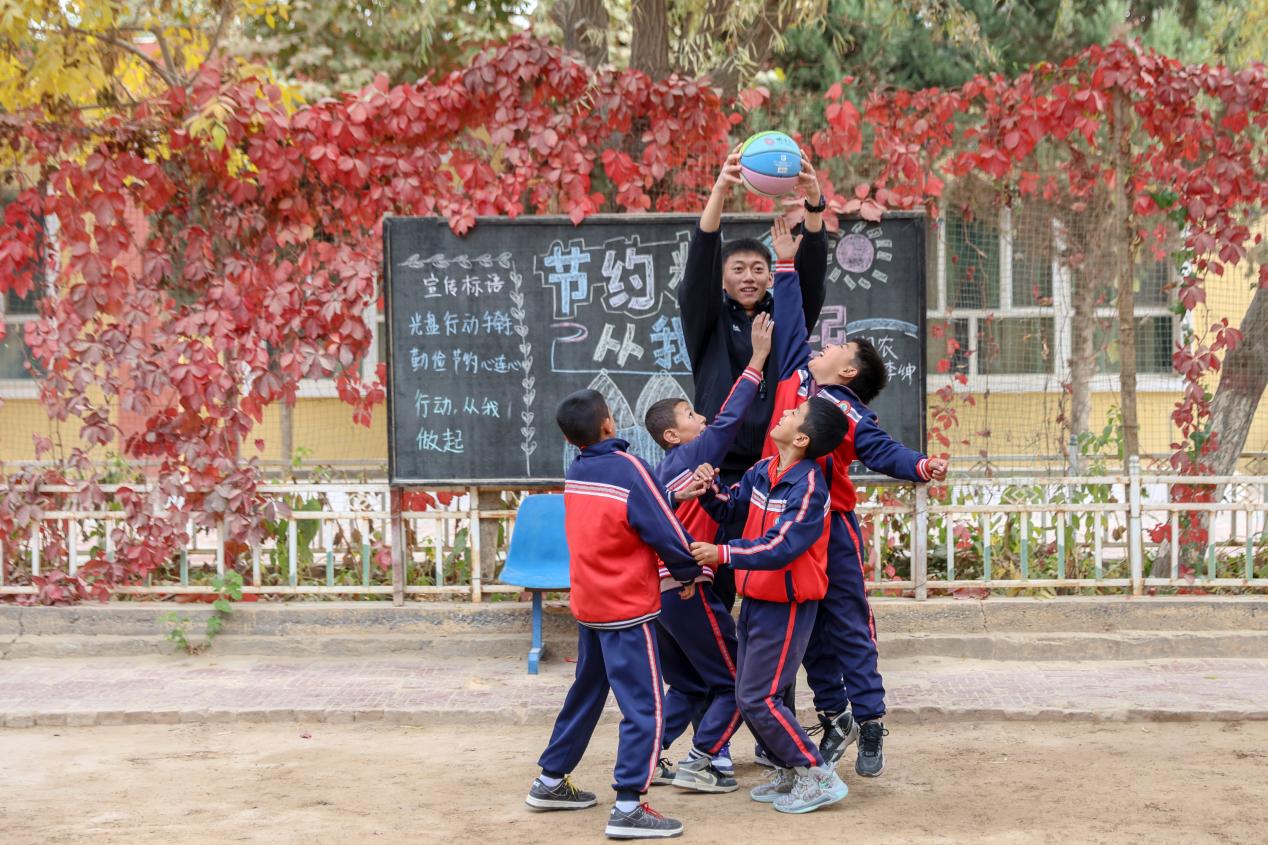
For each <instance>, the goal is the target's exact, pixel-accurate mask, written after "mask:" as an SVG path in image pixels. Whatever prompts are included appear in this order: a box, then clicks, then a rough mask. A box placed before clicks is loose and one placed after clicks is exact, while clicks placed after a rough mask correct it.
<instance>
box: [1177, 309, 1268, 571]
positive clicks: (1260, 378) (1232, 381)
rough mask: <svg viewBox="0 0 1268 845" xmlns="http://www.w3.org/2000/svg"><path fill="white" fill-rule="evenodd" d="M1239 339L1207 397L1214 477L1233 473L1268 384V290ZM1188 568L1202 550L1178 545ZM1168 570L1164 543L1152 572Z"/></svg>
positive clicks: (1216, 496)
mask: <svg viewBox="0 0 1268 845" xmlns="http://www.w3.org/2000/svg"><path fill="white" fill-rule="evenodd" d="M1241 332H1242V342H1241V344H1239V345H1238V347H1237V348H1236V349H1234V350H1233V351H1231V352H1229V353H1228V354H1226V355H1225V356H1224V365H1223V367H1222V368H1221V372H1222V375H1221V376H1220V383H1219V385H1218V386H1217V387H1216V388H1215V398H1214V399H1213V400H1212V401H1211V427H1210V431H1211V432H1212V433H1213V435H1214V436H1215V437H1217V438H1218V440H1217V441H1216V447H1217V448H1216V450H1215V455H1214V457H1213V458H1212V460H1211V472H1212V473H1213V474H1215V475H1232V474H1233V473H1234V472H1236V471H1237V459H1238V458H1239V457H1240V456H1241V454H1242V449H1243V448H1245V446H1246V437H1247V435H1248V434H1249V433H1250V426H1251V423H1253V422H1254V421H1255V412H1256V411H1257V410H1258V409H1259V401H1260V399H1262V398H1263V395H1264V388H1265V387H1268V290H1265V289H1264V288H1259V289H1257V290H1256V291H1255V296H1254V297H1253V298H1252V299H1251V301H1250V307H1248V308H1247V309H1246V316H1245V317H1243V318H1242V324H1241ZM1223 497H1224V487H1223V486H1220V487H1217V488H1216V489H1215V492H1214V499H1213V500H1214V501H1216V502H1218V501H1220V500H1221V499H1222V498H1223ZM1200 516H1201V519H1202V527H1203V528H1205V527H1206V517H1207V514H1205V513H1203V514H1201V515H1200ZM1180 551H1181V553H1182V555H1183V561H1184V563H1185V565H1186V566H1191V567H1194V568H1196V566H1197V563H1198V561H1200V559H1201V556H1202V553H1203V552H1204V551H1205V549H1202V548H1188V547H1181V549H1180ZM1170 573H1171V546H1170V544H1169V542H1168V543H1163V544H1162V545H1161V547H1160V548H1159V551H1158V556H1157V557H1156V558H1154V564H1153V571H1152V574H1153V576H1154V577H1155V578H1166V577H1168V576H1169V575H1170Z"/></svg>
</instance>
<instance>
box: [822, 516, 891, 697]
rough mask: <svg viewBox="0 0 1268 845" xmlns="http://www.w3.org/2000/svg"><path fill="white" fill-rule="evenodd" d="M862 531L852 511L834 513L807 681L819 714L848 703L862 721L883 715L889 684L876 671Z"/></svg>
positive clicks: (874, 641)
mask: <svg viewBox="0 0 1268 845" xmlns="http://www.w3.org/2000/svg"><path fill="white" fill-rule="evenodd" d="M865 560H866V557H865V555H864V553H863V530H862V529H861V528H860V527H859V521H858V518H857V517H856V516H855V515H854V512H853V511H850V512H848V513H844V514H842V513H840V512H838V511H833V512H832V527H831V530H830V533H829V536H828V594H827V595H826V596H824V597H823V599H822V600H821V601H820V602H819V612H818V615H816V616H815V624H814V632H813V633H812V634H811V636H810V644H809V646H808V647H807V648H806V657H805V660H804V665H805V667H806V682H807V683H808V684H809V685H810V689H811V691H813V692H814V703H815V709H816V710H830V711H834V712H840V711H842V710H844V709H845V707H846V704H847V703H848V704H849V705H850V706H851V710H852V711H853V713H854V718H855V719H856V720H858V721H860V722H861V721H865V720H867V719H876V718H879V717H881V716H884V715H885V686H884V684H883V683H882V682H881V673H880V670H879V669H878V668H877V653H876V620H875V617H873V616H872V608H871V605H869V604H868V601H867V585H866V583H865V582H866V573H865V570H864V565H865V564H864V561H865Z"/></svg>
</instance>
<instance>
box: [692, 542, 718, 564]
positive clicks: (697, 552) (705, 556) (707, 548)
mask: <svg viewBox="0 0 1268 845" xmlns="http://www.w3.org/2000/svg"><path fill="white" fill-rule="evenodd" d="M691 556H692V557H694V558H695V559H696V563H698V564H700V565H701V566H705V565H709V566H712V565H714V564H716V563H717V562H718V547H717V546H715V545H714V544H713V543H701V542H700V541H699V540H697V541H696V542H694V543H692V544H691Z"/></svg>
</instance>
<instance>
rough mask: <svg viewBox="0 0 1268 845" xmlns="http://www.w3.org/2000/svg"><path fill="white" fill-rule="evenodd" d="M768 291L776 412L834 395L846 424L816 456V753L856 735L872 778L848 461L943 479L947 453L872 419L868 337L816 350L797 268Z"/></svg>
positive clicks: (875, 761) (878, 713)
mask: <svg viewBox="0 0 1268 845" xmlns="http://www.w3.org/2000/svg"><path fill="white" fill-rule="evenodd" d="M774 296H775V330H774V334H775V338H774V348H775V350H776V354H778V355H787V356H789V358H790V360H791V361H792V363H793V365H794V367H795V371H796V377H795V378H790V379H788V380H787V381H781V382H780V384H779V387H778V388H777V390H776V395H775V413H776V415H778V414H779V413H781V412H782V411H784V410H786V409H788V408H792V407H796V406H797V405H798V404H799V403H801V402H804V401H805V400H806V398H807V397H811V396H817V397H822V398H824V399H827V400H829V401H831V402H832V403H833V404H834V405H835V406H836V407H837V408H839V409H840V411H841V413H842V414H843V415H844V416H845V418H846V419H847V421H848V424H849V431H848V432H847V433H846V435H845V439H844V440H843V441H842V443H841V445H840V446H838V447H837V448H836V449H835V450H834V451H833V452H832V454H831V455H829V456H828V457H826V458H825V459H823V460H821V461H820V466H822V467H823V469H824V473H825V475H826V476H827V479H828V483H829V486H830V487H831V492H832V525H831V530H830V536H829V541H828V592H827V595H825V596H824V599H823V601H822V602H821V603H820V608H819V614H818V616H817V617H816V620H815V630H814V633H813V634H812V636H811V639H810V646H809V647H808V648H807V650H806V655H805V659H804V661H803V663H804V666H805V668H806V680H807V682H808V683H809V685H810V688H811V690H812V691H813V693H814V704H815V709H816V710H817V711H818V714H819V723H820V726H821V727H822V730H823V732H824V735H823V739H822V740H821V741H820V751H821V753H822V754H823V756H824V758H825V759H826V760H827V761H828V762H829V763H830V764H831V765H834V766H835V765H836V763H837V761H838V760H839V759H840V758H841V756H842V754H843V753H844V751H845V748H846V747H847V746H848V745H849V744H850V743H851V742H853V741H854V739H855V737H858V739H859V754H858V757H857V759H856V761H855V771H856V772H857V773H858V774H860V775H863V776H866V777H876V776H878V775H880V773H881V771H882V770H883V769H884V766H885V757H884V753H883V737H884V736H885V734H886V731H885V726H884V724H883V723H882V722H881V718H882V717H883V716H884V715H885V688H884V685H883V684H882V681H881V675H880V671H879V669H878V667H877V651H876V622H875V618H874V617H873V615H872V610H871V606H870V605H869V604H868V601H867V584H866V572H865V567H864V560H865V553H864V544H863V531H862V528H861V527H860V526H859V521H858V518H857V517H856V516H855V514H854V508H855V504H856V502H857V496H856V494H855V490H854V484H853V482H851V480H850V474H849V470H850V464H851V463H853V462H854V461H855V460H857V461H860V462H861V463H862V464H863V465H864V466H866V467H867V468H868V469H870V470H873V471H875V472H879V473H882V474H884V475H888V476H890V477H892V478H898V479H902V480H904V481H915V482H927V481H929V480H931V479H938V480H940V479H942V478H945V477H946V461H944V460H942V459H938V458H928V457H926V456H925V455H922V454H920V453H919V452H916V451H913V450H912V449H908V448H907V447H906V446H903V445H902V444H901V443H898V442H897V441H895V440H894V439H893V438H892V437H890V436H889V434H887V433H886V432H885V431H884V430H883V429H882V428H881V427H880V426H879V425H877V418H876V414H875V413H874V412H873V411H872V410H871V409H870V408H868V407H867V405H866V404H865V401H871V399H873V398H875V396H876V394H878V393H879V392H880V391H881V389H882V388H884V386H885V383H886V381H887V380H888V374H887V372H886V369H885V364H884V362H883V361H882V360H881V358H880V355H879V354H878V353H877V352H876V349H875V347H873V346H872V344H871V343H870V342H869V341H867V340H866V339H865V338H859V339H857V340H853V341H850V342H848V343H844V344H833V345H828V346H825V347H824V348H823V350H822V351H821V352H820V353H819V354H818V355H815V356H813V357H812V356H811V354H810V346H809V339H808V333H807V331H806V327H805V323H804V322H802V321H801V320H800V319H794V318H795V317H800V316H801V307H802V305H801V288H800V286H799V285H798V284H797V279H796V273H795V272H794V273H790V274H785V275H783V276H782V277H781V276H779V275H776V277H775V294H774ZM776 445H777V444H775V443H774V442H773V441H771V440H770V439H769V438H768V439H767V442H766V445H765V447H764V449H763V453H764V454H768V455H769V454H773V453H774V452H775V449H776ZM847 707H849V708H850V709H849V710H847ZM851 710H852V715H851V712H850V711H851Z"/></svg>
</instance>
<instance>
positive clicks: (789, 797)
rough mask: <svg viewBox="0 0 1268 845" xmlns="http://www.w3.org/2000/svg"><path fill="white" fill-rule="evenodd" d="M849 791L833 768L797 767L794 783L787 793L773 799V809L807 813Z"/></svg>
mask: <svg viewBox="0 0 1268 845" xmlns="http://www.w3.org/2000/svg"><path fill="white" fill-rule="evenodd" d="M849 793H850V789H849V787H847V786H846V785H845V782H844V781H843V780H841V778H840V777H839V776H838V775H837V773H836V770H834V769H829V768H827V767H826V766H825V767H823V768H820V767H818V766H816V767H815V768H813V769H798V770H797V781H796V783H794V784H793V787H792V789H791V790H790V791H789V792H788V793H787V794H785V795H781V796H779V797H778V798H776V799H775V809H776V810H778V811H779V812H781V813H809V812H812V811H814V810H817V809H819V808H820V807H826V806H828V805H829V804H835V803H836V802H838V801H840V800H841V799H842V798H844V797H845V796H846V795H848V794H849Z"/></svg>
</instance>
